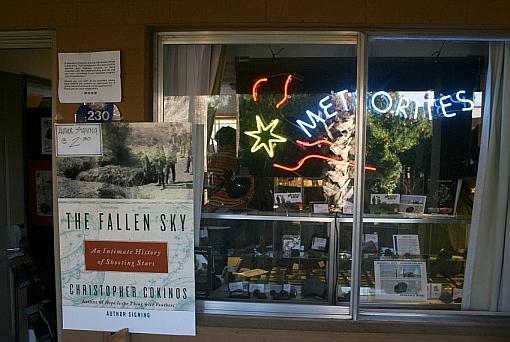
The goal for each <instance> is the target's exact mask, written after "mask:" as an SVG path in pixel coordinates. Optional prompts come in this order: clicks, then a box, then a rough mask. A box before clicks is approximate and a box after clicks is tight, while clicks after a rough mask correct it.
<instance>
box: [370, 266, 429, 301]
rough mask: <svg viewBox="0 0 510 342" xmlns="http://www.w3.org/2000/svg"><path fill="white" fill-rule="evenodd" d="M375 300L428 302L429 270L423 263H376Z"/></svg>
mask: <svg viewBox="0 0 510 342" xmlns="http://www.w3.org/2000/svg"><path fill="white" fill-rule="evenodd" d="M374 271H375V298H376V299H384V300H398V301H416V302H421V301H426V300H427V268H426V264H425V262H423V261H390V260H388V261H386V260H378V261H374Z"/></svg>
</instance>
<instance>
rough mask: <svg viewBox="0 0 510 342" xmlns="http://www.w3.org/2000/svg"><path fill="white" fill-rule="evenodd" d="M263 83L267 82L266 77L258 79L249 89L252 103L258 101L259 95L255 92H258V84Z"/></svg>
mask: <svg viewBox="0 0 510 342" xmlns="http://www.w3.org/2000/svg"><path fill="white" fill-rule="evenodd" d="M263 82H267V77H262V78H259V79H258V80H256V81H255V83H253V87H252V89H251V95H252V96H253V101H255V102H257V101H258V96H259V93H258V92H257V90H258V88H259V86H260V84H261V83H263Z"/></svg>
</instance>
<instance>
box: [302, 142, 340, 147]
mask: <svg viewBox="0 0 510 342" xmlns="http://www.w3.org/2000/svg"><path fill="white" fill-rule="evenodd" d="M296 143H297V144H298V145H301V146H305V147H312V146H317V145H322V144H324V145H328V146H331V145H333V143H332V142H331V141H327V140H317V141H314V142H308V141H301V140H296Z"/></svg>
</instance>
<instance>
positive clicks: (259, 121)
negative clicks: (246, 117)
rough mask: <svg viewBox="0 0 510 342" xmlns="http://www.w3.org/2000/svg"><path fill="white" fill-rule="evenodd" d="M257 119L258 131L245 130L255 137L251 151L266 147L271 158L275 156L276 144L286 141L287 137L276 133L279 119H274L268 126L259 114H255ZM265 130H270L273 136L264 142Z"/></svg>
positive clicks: (247, 133)
mask: <svg viewBox="0 0 510 342" xmlns="http://www.w3.org/2000/svg"><path fill="white" fill-rule="evenodd" d="M255 120H256V121H257V130H256V131H245V132H244V134H246V135H248V136H250V137H252V138H255V139H256V140H255V143H254V144H253V145H252V147H251V152H252V153H253V152H257V151H258V150H260V149H261V148H264V149H265V150H266V152H267V155H268V156H269V157H270V158H273V156H274V145H275V144H276V143H279V142H286V141H287V139H286V138H284V137H282V136H280V135H277V134H275V133H274V132H273V131H274V129H275V128H276V126H277V125H278V122H279V120H278V119H274V120H272V121H271V122H270V123H269V124H268V125H267V126H265V125H264V122H263V121H262V118H261V117H260V116H259V115H256V116H255ZM264 132H268V133H269V135H270V136H271V138H269V139H268V140H267V142H262V137H261V135H263V134H264Z"/></svg>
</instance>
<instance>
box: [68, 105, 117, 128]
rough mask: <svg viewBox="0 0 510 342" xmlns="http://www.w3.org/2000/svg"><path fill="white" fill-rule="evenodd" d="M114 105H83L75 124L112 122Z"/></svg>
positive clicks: (77, 112) (77, 114)
mask: <svg viewBox="0 0 510 342" xmlns="http://www.w3.org/2000/svg"><path fill="white" fill-rule="evenodd" d="M113 110H114V106H113V103H101V104H82V105H80V107H79V108H78V110H77V111H76V114H75V117H76V119H75V122H97V123H99V122H111V121H112V119H113Z"/></svg>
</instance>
